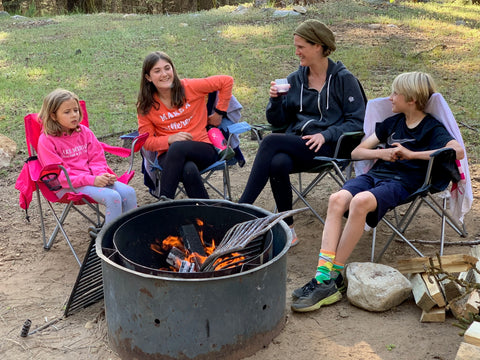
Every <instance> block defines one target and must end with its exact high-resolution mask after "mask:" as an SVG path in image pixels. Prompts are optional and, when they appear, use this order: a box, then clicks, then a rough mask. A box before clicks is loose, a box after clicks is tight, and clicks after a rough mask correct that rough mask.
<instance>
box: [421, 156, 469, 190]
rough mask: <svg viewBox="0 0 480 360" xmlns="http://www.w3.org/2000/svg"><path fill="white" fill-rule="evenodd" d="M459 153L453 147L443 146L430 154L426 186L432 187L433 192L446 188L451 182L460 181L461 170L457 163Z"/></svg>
mask: <svg viewBox="0 0 480 360" xmlns="http://www.w3.org/2000/svg"><path fill="white" fill-rule="evenodd" d="M456 158H457V153H456V152H455V150H454V149H452V148H443V149H439V150H437V151H435V152H434V153H432V154H430V160H429V161H428V166H427V173H426V175H425V182H424V186H426V185H428V186H431V187H432V192H439V191H443V190H445V189H446V187H447V186H448V184H449V183H450V182H458V181H460V171H459V170H458V166H457V163H456V161H455V160H456Z"/></svg>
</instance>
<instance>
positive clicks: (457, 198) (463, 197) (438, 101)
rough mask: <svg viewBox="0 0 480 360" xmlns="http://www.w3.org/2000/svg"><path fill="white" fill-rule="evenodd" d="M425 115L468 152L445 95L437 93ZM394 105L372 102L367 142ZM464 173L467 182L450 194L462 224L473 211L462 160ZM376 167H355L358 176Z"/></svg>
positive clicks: (366, 127)
mask: <svg viewBox="0 0 480 360" xmlns="http://www.w3.org/2000/svg"><path fill="white" fill-rule="evenodd" d="M425 112H426V113H429V114H431V115H433V116H434V117H435V118H436V119H437V120H438V121H440V122H441V123H442V124H443V125H444V126H445V128H446V129H447V130H448V132H449V133H450V135H452V136H453V137H454V138H455V140H457V141H458V143H459V144H460V145H461V146H462V147H463V148H464V149H465V144H464V142H463V138H462V134H461V132H460V129H459V127H458V124H457V122H456V120H455V117H454V116H453V113H452V110H451V109H450V107H449V106H448V104H447V102H446V101H445V99H444V98H443V96H442V94H440V93H434V94H433V95H432V96H431V97H430V99H429V100H428V103H427V106H426V108H425ZM393 114H394V113H393V112H392V103H391V101H390V100H389V98H388V97H384V98H377V99H373V100H369V101H368V104H367V109H366V112H365V121H364V123H363V131H364V133H365V137H364V138H365V139H366V138H367V137H368V136H370V135H371V134H373V133H374V132H375V124H376V123H377V122H381V121H383V120H384V119H386V118H387V117H389V116H392V115H393ZM460 165H461V171H460V172H462V171H463V173H464V176H465V181H464V182H463V181H461V182H460V183H459V184H458V188H456V189H455V191H454V192H453V193H452V194H451V198H450V212H451V214H452V215H453V216H454V217H455V218H458V220H459V221H460V222H462V223H463V218H464V216H465V214H466V213H467V212H468V211H469V210H470V208H471V207H472V202H473V191H472V183H471V179H470V171H469V168H468V159H467V154H466V152H465V157H464V158H463V159H462V160H460ZM372 166H373V161H357V162H356V163H355V173H356V174H357V175H358V174H364V173H366V172H367V171H368V170H369V169H370V168H371V167H372Z"/></svg>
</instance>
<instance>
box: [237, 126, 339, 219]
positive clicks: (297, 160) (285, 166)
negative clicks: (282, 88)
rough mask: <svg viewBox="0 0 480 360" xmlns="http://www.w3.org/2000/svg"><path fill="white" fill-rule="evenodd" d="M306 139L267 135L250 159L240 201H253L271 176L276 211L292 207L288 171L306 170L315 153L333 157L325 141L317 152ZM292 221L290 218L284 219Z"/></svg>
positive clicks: (293, 136)
mask: <svg viewBox="0 0 480 360" xmlns="http://www.w3.org/2000/svg"><path fill="white" fill-rule="evenodd" d="M306 142H307V140H303V139H302V138H301V137H300V136H296V135H285V134H270V135H268V136H266V137H265V138H264V139H263V140H262V142H261V143H260V148H259V149H258V152H257V155H256V157H255V161H254V162H253V166H252V170H251V172H250V177H249V178H248V182H247V186H246V187H245V190H244V191H243V194H242V196H241V197H240V200H239V203H247V204H253V203H254V202H255V200H256V199H257V197H258V195H260V193H261V192H262V190H263V188H264V187H265V185H266V184H267V181H268V179H270V186H271V188H272V193H273V197H274V199H275V203H276V205H277V208H278V211H287V210H291V209H292V202H293V197H292V188H291V186H290V174H292V173H298V172H302V171H306V170H308V169H310V168H312V167H313V166H314V165H315V161H314V160H313V158H314V157H315V156H333V152H334V150H333V149H334V147H333V146H332V145H331V144H330V143H325V144H323V146H322V147H321V148H320V150H319V151H318V152H314V151H313V150H310V149H309V148H308V146H306V145H305V143H306ZM285 222H286V223H287V224H288V225H292V224H293V219H292V217H288V218H286V219H285Z"/></svg>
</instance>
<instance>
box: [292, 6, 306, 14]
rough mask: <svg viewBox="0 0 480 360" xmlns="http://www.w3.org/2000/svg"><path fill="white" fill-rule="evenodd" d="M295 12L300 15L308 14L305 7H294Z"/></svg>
mask: <svg viewBox="0 0 480 360" xmlns="http://www.w3.org/2000/svg"><path fill="white" fill-rule="evenodd" d="M293 11H296V12H298V13H299V14H306V13H307V9H305V8H304V7H303V6H300V5H296V6H294V7H293Z"/></svg>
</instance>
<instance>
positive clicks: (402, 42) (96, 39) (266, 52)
mask: <svg viewBox="0 0 480 360" xmlns="http://www.w3.org/2000/svg"><path fill="white" fill-rule="evenodd" d="M244 6H247V7H250V8H249V11H248V12H247V13H246V14H237V13H236V12H235V11H234V10H235V7H231V6H230V7H229V6H226V7H222V8H220V9H216V10H210V11H204V12H199V13H195V14H181V15H172V16H165V15H123V14H104V13H102V14H93V15H70V16H55V17H39V18H27V19H14V18H9V17H2V18H0V28H1V29H2V30H1V31H0V44H1V47H0V133H2V134H5V135H7V136H9V137H11V138H12V139H13V140H15V141H16V142H17V143H18V144H19V147H20V148H21V149H22V148H23V147H24V140H23V138H24V135H23V134H24V131H23V116H24V115H25V114H27V113H28V112H38V111H39V109H40V106H41V103H42V99H43V97H44V96H45V95H46V94H47V93H48V92H50V91H51V90H53V89H55V88H57V87H63V88H67V89H70V90H72V91H74V92H76V93H77V94H78V95H79V96H80V97H81V98H83V99H85V100H86V101H87V104H88V108H89V115H90V118H91V120H92V128H93V130H94V131H95V133H96V134H97V135H98V136H104V135H107V134H112V133H114V134H117V133H122V132H128V131H130V130H132V129H135V128H136V111H135V102H136V97H137V91H138V84H139V74H140V70H141V66H142V62H143V58H144V57H145V55H146V54H147V53H149V52H150V51H153V50H163V51H165V52H167V53H168V54H169V55H170V56H172V58H173V60H174V62H175V64H176V66H177V69H178V72H179V74H180V76H181V77H203V76H208V75H213V74H219V73H225V74H229V75H232V76H233V77H234V78H235V87H234V93H235V95H236V97H237V98H238V99H239V100H240V102H241V103H242V104H243V105H244V111H243V115H244V118H245V120H247V121H249V122H251V123H258V122H263V121H264V111H265V106H266V103H267V101H268V88H269V83H270V81H271V80H272V79H275V78H278V77H284V76H286V75H287V74H288V73H290V72H292V71H294V70H295V69H296V68H297V66H298V60H297V58H296V57H295V54H294V48H293V40H292V33H293V30H294V29H295V27H296V26H297V25H298V24H299V23H301V22H302V21H304V20H305V19H306V18H317V19H320V20H323V21H324V22H326V23H327V24H328V25H329V26H330V27H331V28H332V30H334V31H335V33H336V36H337V43H338V49H337V51H336V52H335V53H333V54H332V58H333V59H334V60H341V61H342V62H343V63H344V64H345V65H346V66H347V67H348V68H349V69H350V70H351V71H352V72H353V73H354V74H356V75H357V76H358V77H359V79H360V80H361V81H362V83H363V85H364V87H365V90H366V92H367V95H368V96H369V98H373V97H377V96H387V95H388V94H389V91H390V85H391V82H392V80H393V79H394V77H395V76H396V75H398V74H399V73H401V72H405V71H413V70H419V71H426V72H429V73H431V74H432V75H433V76H434V77H435V79H436V80H437V83H438V85H439V91H440V92H442V93H443V94H444V96H445V97H446V99H447V101H448V102H449V103H450V105H451V107H452V110H453V111H454V113H455V115H456V117H457V121H459V123H460V125H461V128H462V132H463V135H464V138H465V141H466V143H467V147H468V152H469V156H470V159H471V160H472V161H477V160H478V159H479V158H480V153H479V149H480V140H479V136H478V135H479V134H478V132H479V129H480V105H479V101H478V83H479V82H480V49H479V47H480V41H479V40H480V31H479V29H480V22H479V21H480V7H478V6H457V5H455V4H446V3H435V2H429V3H414V2H394V3H367V2H360V1H352V0H350V1H348V0H340V1H329V0H327V1H326V2H324V3H321V4H316V5H315V6H311V7H308V8H307V9H308V12H307V14H306V15H298V16H286V17H276V16H274V14H273V12H274V9H273V8H265V9H257V8H253V7H251V4H245V5H244Z"/></svg>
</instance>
